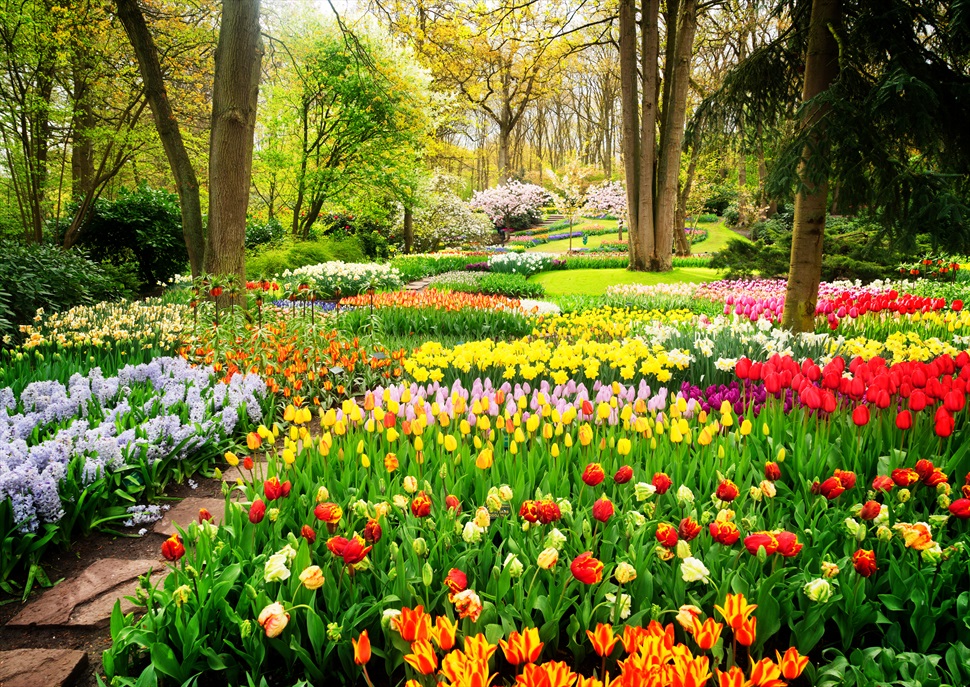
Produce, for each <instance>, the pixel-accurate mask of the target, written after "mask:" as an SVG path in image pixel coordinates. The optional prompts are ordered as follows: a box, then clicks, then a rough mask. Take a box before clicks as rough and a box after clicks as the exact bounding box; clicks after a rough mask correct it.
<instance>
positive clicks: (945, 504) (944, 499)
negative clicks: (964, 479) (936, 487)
mask: <svg viewBox="0 0 970 687" xmlns="http://www.w3.org/2000/svg"><path fill="white" fill-rule="evenodd" d="M936 503H937V504H938V505H939V506H940V508H943V509H944V510H945V509H947V508H949V507H950V497H949V496H947V495H946V494H940V495H938V496H937V497H936Z"/></svg>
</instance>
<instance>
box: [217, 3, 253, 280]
mask: <svg viewBox="0 0 970 687" xmlns="http://www.w3.org/2000/svg"><path fill="white" fill-rule="evenodd" d="M262 57H263V43H262V40H261V38H260V32H259V0H223V3H222V23H221V25H220V26H219V43H218V46H217V47H216V60H215V62H216V64H215V77H214V79H213V87H212V130H211V132H210V137H209V235H208V242H207V245H206V256H205V267H206V271H208V272H210V273H212V274H235V275H237V276H238V278H239V280H240V283H244V282H245V278H246V265H245V258H246V245H245V243H246V212H247V210H248V209H249V190H250V186H251V183H252V168H253V134H254V131H255V126H256V104H257V101H258V98H259V76H260V64H261V62H262Z"/></svg>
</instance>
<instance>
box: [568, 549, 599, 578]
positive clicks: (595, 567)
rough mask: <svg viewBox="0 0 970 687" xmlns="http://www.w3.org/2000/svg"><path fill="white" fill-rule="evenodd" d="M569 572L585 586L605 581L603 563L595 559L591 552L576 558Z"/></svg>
mask: <svg viewBox="0 0 970 687" xmlns="http://www.w3.org/2000/svg"><path fill="white" fill-rule="evenodd" d="M569 570H570V571H571V572H572V574H573V577H575V578H576V579H577V580H579V581H580V582H582V583H583V584H596V583H597V582H599V581H600V580H602V579H603V563H602V561H599V560H597V559H596V558H593V553H592V552H591V551H586V552H585V553H581V554H579V555H578V556H576V558H574V559H573V562H572V563H571V564H570V565H569Z"/></svg>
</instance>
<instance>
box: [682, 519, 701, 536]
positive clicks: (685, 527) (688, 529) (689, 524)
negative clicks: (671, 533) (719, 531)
mask: <svg viewBox="0 0 970 687" xmlns="http://www.w3.org/2000/svg"><path fill="white" fill-rule="evenodd" d="M700 533H701V526H700V524H698V522H697V521H696V520H694V518H684V519H683V520H681V521H680V526H679V527H677V534H678V535H679V536H680V538H681V539H683V540H684V541H692V540H693V539H694V538H696V537H697V535H698V534H700Z"/></svg>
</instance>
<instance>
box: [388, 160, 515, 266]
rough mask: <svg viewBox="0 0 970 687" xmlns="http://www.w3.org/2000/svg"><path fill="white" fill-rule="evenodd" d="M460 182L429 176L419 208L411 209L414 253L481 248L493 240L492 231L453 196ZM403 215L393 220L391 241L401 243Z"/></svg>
mask: <svg viewBox="0 0 970 687" xmlns="http://www.w3.org/2000/svg"><path fill="white" fill-rule="evenodd" d="M459 184H460V182H459V181H458V180H456V179H455V178H454V177H449V176H445V175H441V174H436V175H435V176H433V177H432V178H431V180H430V182H429V184H428V189H427V192H426V193H425V194H424V198H423V202H422V204H421V205H420V206H419V207H417V208H415V209H414V250H415V251H417V252H422V253H430V252H433V251H436V250H440V249H442V248H457V247H460V246H465V245H482V244H487V243H489V242H490V241H493V240H494V239H495V238H496V234H495V227H494V226H493V225H492V222H491V221H490V220H489V218H488V217H486V216H485V215H484V214H483V213H481V212H475V211H474V210H473V209H472V207H471V206H470V205H469V204H468V203H467V202H465V201H464V200H462V199H461V198H460V197H459V196H458V193H457V189H458V186H459ZM403 230H404V226H403V213H401V214H400V216H399V217H398V218H397V221H396V223H395V228H394V233H393V235H392V239H393V240H394V242H395V243H397V244H403V243H404V234H403Z"/></svg>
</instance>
